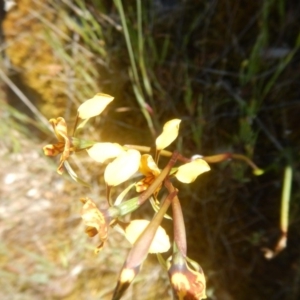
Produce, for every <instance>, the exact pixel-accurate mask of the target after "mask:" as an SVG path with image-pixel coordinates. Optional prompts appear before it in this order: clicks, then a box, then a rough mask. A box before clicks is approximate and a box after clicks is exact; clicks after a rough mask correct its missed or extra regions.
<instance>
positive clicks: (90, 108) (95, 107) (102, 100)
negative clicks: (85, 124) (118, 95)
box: [78, 93, 114, 119]
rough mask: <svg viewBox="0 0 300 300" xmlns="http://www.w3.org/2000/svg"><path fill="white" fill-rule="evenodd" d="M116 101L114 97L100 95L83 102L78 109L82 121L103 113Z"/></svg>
mask: <svg viewBox="0 0 300 300" xmlns="http://www.w3.org/2000/svg"><path fill="white" fill-rule="evenodd" d="M113 100H114V97H112V96H110V95H107V94H102V93H98V94H96V95H95V96H94V97H93V98H91V99H89V100H87V101H85V102H83V103H82V104H81V105H80V106H79V108H78V116H79V118H81V119H88V118H92V117H95V116H97V115H99V114H101V113H102V111H103V110H104V109H105V108H106V106H107V105H108V104H109V103H110V102H111V101H113Z"/></svg>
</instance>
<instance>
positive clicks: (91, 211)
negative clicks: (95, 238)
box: [81, 200, 108, 241]
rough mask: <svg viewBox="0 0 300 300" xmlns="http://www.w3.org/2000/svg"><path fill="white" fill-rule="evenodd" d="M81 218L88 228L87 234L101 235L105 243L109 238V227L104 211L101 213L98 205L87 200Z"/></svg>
mask: <svg viewBox="0 0 300 300" xmlns="http://www.w3.org/2000/svg"><path fill="white" fill-rule="evenodd" d="M81 218H82V220H83V222H84V224H85V225H86V226H87V227H88V230H87V233H88V234H89V235H90V234H91V232H92V234H93V235H95V233H96V232H98V233H99V237H100V240H101V241H105V240H106V238H107V230H108V225H107V221H106V218H105V216H104V214H103V212H102V211H100V210H99V209H98V208H97V206H96V204H95V203H94V202H93V201H91V200H87V201H86V203H85V204H84V205H83V207H82V210H81Z"/></svg>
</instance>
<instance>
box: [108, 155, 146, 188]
mask: <svg viewBox="0 0 300 300" xmlns="http://www.w3.org/2000/svg"><path fill="white" fill-rule="evenodd" d="M140 160H141V154H140V152H139V151H137V150H134V149H129V150H128V151H124V152H122V153H121V154H120V155H119V156H118V157H117V158H116V159H115V160H114V161H113V162H111V163H109V164H108V165H107V167H106V169H105V172H104V180H105V182H106V183H107V184H108V185H111V186H116V185H119V184H120V183H122V182H124V181H126V180H127V179H129V178H130V177H131V176H132V175H133V174H134V173H136V172H137V171H138V169H139V165H140Z"/></svg>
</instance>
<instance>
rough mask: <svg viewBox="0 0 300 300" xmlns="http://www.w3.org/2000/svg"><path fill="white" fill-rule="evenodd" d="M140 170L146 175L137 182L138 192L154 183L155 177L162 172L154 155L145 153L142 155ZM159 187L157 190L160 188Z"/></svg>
mask: <svg viewBox="0 0 300 300" xmlns="http://www.w3.org/2000/svg"><path fill="white" fill-rule="evenodd" d="M139 171H140V172H141V173H142V174H143V175H145V178H143V179H142V180H140V181H139V182H137V183H136V185H135V186H136V191H137V192H138V193H140V192H143V191H145V190H147V188H148V187H149V186H150V185H151V184H152V182H153V181H154V179H155V178H156V177H157V176H158V175H159V174H160V169H159V168H158V167H157V165H156V163H155V161H154V160H153V158H152V156H151V155H149V154H143V155H142V157H141V162H140V168H139ZM159 189H160V187H158V189H157V190H159Z"/></svg>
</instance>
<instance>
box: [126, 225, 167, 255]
mask: <svg viewBox="0 0 300 300" xmlns="http://www.w3.org/2000/svg"><path fill="white" fill-rule="evenodd" d="M149 223H150V221H147V220H134V221H131V222H130V224H129V225H128V226H127V227H126V229H125V236H126V238H127V240H128V241H129V242H130V243H131V244H134V243H135V241H136V240H137V239H138V237H139V236H140V235H141V233H142V232H143V231H144V230H145V228H146V227H147V226H148V224H149ZM170 247H171V245H170V239H169V236H168V235H167V233H166V231H165V230H164V229H163V228H162V227H161V226H159V227H158V229H157V231H156V234H155V236H154V239H153V241H152V243H151V246H150V248H149V253H163V252H167V251H168V250H169V249H170Z"/></svg>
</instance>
